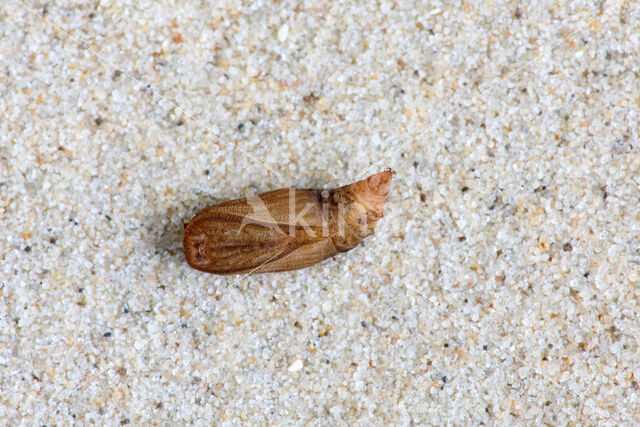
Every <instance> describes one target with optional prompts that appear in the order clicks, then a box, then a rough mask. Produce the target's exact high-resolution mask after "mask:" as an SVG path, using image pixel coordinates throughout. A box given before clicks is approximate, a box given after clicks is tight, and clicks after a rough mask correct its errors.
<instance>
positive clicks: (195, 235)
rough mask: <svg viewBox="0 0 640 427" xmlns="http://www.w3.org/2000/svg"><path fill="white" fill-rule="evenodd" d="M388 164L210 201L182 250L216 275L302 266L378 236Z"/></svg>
mask: <svg viewBox="0 0 640 427" xmlns="http://www.w3.org/2000/svg"><path fill="white" fill-rule="evenodd" d="M394 174H395V172H394V171H392V170H391V169H387V170H386V171H384V172H380V173H377V174H375V175H371V176H370V177H368V178H365V179H363V180H362V181H358V182H354V183H353V184H349V185H346V186H344V187H339V188H334V189H331V190H309V189H295V188H283V189H280V190H274V191H269V192H266V193H262V194H258V195H257V196H251V197H247V198H243V199H237V200H231V201H228V202H224V203H220V204H218V205H214V206H210V207H208V208H205V209H203V210H201V211H200V212H198V213H197V214H196V215H195V216H194V217H193V218H192V219H191V221H189V222H188V223H186V224H185V225H184V236H183V245H184V254H185V257H186V259H187V262H188V263H189V265H190V266H191V267H193V268H195V269H198V270H201V271H205V272H207V273H214V274H254V273H267V272H276V271H289V270H297V269H299V268H304V267H308V266H310V265H313V264H316V263H318V262H320V261H322V260H324V259H326V258H329V257H331V256H333V255H335V254H337V253H338V252H346V251H348V250H350V249H352V248H354V247H355V246H357V245H358V243H360V242H361V241H362V239H364V238H365V237H367V236H369V235H371V234H373V231H374V227H375V225H376V222H377V221H378V220H379V219H380V218H382V216H383V211H384V205H385V202H386V199H387V195H388V194H389V189H390V187H391V179H392V177H393V175H394Z"/></svg>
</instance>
